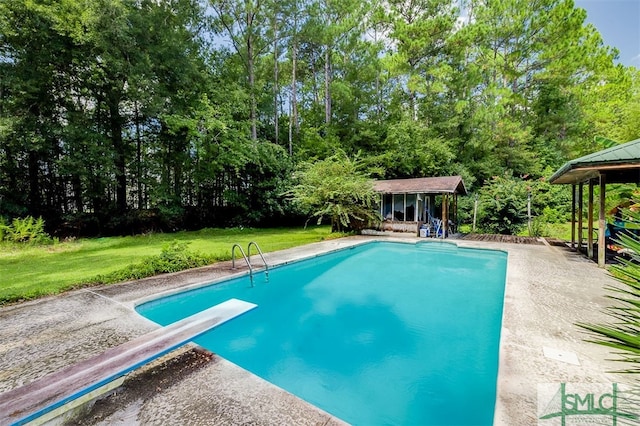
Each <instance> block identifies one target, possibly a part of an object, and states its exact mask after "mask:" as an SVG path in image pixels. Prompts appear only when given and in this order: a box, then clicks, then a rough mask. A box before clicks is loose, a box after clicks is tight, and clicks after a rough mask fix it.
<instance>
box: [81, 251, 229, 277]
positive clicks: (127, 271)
mask: <svg viewBox="0 0 640 426" xmlns="http://www.w3.org/2000/svg"><path fill="white" fill-rule="evenodd" d="M187 245H188V243H187V242H183V241H172V242H170V243H167V244H164V245H163V246H162V250H161V252H160V254H159V255H157V256H150V257H148V258H146V259H144V260H143V261H142V262H139V263H134V264H132V265H128V266H126V267H125V268H122V269H120V270H117V271H114V272H111V273H109V274H105V275H98V276H97V277H95V278H93V279H91V280H90V282H92V283H98V284H111V283H116V282H121V281H128V280H137V279H140V278H146V277H150V276H153V275H157V274H162V273H166V272H178V271H182V270H184V269H190V268H197V267H199V266H205V265H208V264H209V263H213V262H215V261H216V260H220V259H218V258H216V257H215V256H207V255H204V254H202V253H198V252H194V251H190V250H188V249H187Z"/></svg>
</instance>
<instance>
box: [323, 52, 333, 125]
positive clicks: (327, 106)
mask: <svg viewBox="0 0 640 426" xmlns="http://www.w3.org/2000/svg"><path fill="white" fill-rule="evenodd" d="M330 61H331V52H330V49H329V46H327V48H326V50H325V51H324V123H325V124H327V125H328V124H330V123H331V62H330Z"/></svg>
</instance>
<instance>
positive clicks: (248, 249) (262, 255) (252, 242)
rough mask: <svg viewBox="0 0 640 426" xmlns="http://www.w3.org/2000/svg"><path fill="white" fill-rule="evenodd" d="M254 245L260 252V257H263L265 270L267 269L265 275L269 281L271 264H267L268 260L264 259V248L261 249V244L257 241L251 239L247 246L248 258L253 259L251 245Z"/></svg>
mask: <svg viewBox="0 0 640 426" xmlns="http://www.w3.org/2000/svg"><path fill="white" fill-rule="evenodd" d="M252 245H253V246H255V247H256V250H258V254H259V255H260V258H261V259H262V262H263V263H264V270H265V271H264V276H265V280H266V281H267V282H268V281H269V265H267V261H266V260H264V254H262V250H260V246H259V245H258V243H256V242H255V241H251V242H250V243H249V245H248V246H247V255H248V258H249V259H251V246H252Z"/></svg>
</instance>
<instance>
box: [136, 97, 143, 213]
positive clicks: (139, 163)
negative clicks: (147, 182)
mask: <svg viewBox="0 0 640 426" xmlns="http://www.w3.org/2000/svg"><path fill="white" fill-rule="evenodd" d="M134 108H135V115H136V117H135V120H136V172H137V173H136V174H137V177H136V194H137V198H138V200H137V201H138V209H140V210H142V209H143V208H144V204H143V202H142V139H141V138H140V110H139V109H138V102H137V101H136V102H135V103H134Z"/></svg>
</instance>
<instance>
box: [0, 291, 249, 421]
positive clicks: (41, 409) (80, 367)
mask: <svg viewBox="0 0 640 426" xmlns="http://www.w3.org/2000/svg"><path fill="white" fill-rule="evenodd" d="M256 307H257V305H256V304H253V303H249V302H245V301H243V300H238V299H229V300H227V301H226V302H223V303H220V304H218V305H216V306H213V307H211V308H209V309H206V310H204V311H202V312H199V313H197V314H195V315H192V316H190V317H187V318H185V319H183V320H181V321H178V322H175V323H173V324H170V325H168V326H166V327H162V328H160V329H157V330H154V331H152V332H150V333H147V334H145V335H143V336H140V337H138V338H136V339H133V340H130V341H129V342H126V343H123V344H122V345H120V346H116V347H114V348H111V349H108V350H106V351H105V352H103V353H101V354H100V355H97V356H95V357H93V358H89V359H86V360H84V361H80V362H78V363H76V364H73V365H71V366H69V367H67V368H64V369H62V370H60V371H57V372H54V373H51V374H49V375H46V376H44V377H42V378H40V379H37V380H35V381H33V382H31V383H28V384H26V385H24V386H20V387H18V388H15V389H12V390H10V391H7V392H4V393H2V394H0V424H1V425H6V424H11V425H23V424H27V423H31V422H34V421H36V420H37V419H39V418H42V417H43V416H45V415H47V414H48V413H51V412H53V411H55V410H57V409H58V408H62V407H64V406H65V405H66V404H68V403H71V402H72V401H76V400H78V399H80V398H83V397H84V396H85V395H89V394H90V393H92V392H94V391H97V390H99V389H101V388H104V386H108V385H109V384H110V383H113V382H114V380H116V379H119V378H124V376H125V375H126V374H127V373H129V372H130V371H133V370H135V369H136V368H138V367H141V366H142V365H144V364H147V363H148V362H150V361H152V360H154V359H157V358H159V357H161V356H162V355H165V354H167V353H169V352H171V351H172V350H174V349H177V348H179V347H180V346H182V345H184V344H186V343H187V342H189V341H191V340H193V339H195V338H197V337H198V336H200V335H202V334H204V333H206V332H207V331H209V330H211V329H213V328H215V327H217V326H219V325H221V324H224V323H225V322H227V321H229V320H231V319H233V318H236V317H238V316H240V315H242V314H244V313H246V312H248V311H250V310H252V309H254V308H256ZM104 392H108V390H104ZM90 400H91V399H86V400H85V402H88V401H90ZM60 414H62V412H60ZM60 414H58V415H60ZM53 418H55V416H54V417H52V419H53Z"/></svg>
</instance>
